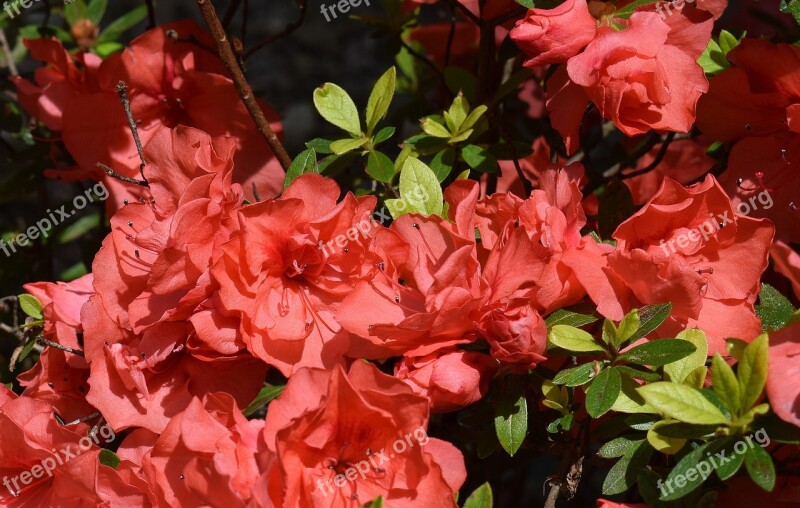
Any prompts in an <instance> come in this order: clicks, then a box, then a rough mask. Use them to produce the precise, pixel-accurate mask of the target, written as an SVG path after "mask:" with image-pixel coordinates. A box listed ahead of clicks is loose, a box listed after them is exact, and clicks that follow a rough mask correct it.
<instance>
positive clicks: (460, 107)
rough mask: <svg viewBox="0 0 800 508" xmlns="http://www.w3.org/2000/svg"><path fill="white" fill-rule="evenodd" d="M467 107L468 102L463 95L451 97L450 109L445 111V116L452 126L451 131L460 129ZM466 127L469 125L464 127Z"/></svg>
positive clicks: (466, 113) (467, 111)
mask: <svg viewBox="0 0 800 508" xmlns="http://www.w3.org/2000/svg"><path fill="white" fill-rule="evenodd" d="M469 109H470V108H469V102H467V99H466V98H465V97H464V96H463V95H459V96H457V97H456V98H455V99H453V104H452V105H451V106H450V110H449V111H447V112H446V113H445V118H449V119H450V123H452V126H450V131H451V132H460V131H461V125H462V124H463V123H464V120H466V118H467V115H468V114H469ZM468 128H469V127H467V128H466V129H468ZM466 129H464V130H466Z"/></svg>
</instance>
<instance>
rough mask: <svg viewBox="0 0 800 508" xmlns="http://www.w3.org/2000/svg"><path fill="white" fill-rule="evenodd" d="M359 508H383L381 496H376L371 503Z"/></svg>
mask: <svg viewBox="0 0 800 508" xmlns="http://www.w3.org/2000/svg"><path fill="white" fill-rule="evenodd" d="M361 508H383V496H378V497H376V498H375V499H373V500H372V501H370V502H368V503H364V504H362V505H361Z"/></svg>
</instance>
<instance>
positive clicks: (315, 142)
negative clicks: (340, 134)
mask: <svg viewBox="0 0 800 508" xmlns="http://www.w3.org/2000/svg"><path fill="white" fill-rule="evenodd" d="M334 141H336V140H335V139H327V138H314V139H312V140H311V141H308V142H307V143H306V148H313V149H314V151H315V152H317V153H321V154H325V155H328V154H332V153H333V150H331V143H332V142H334Z"/></svg>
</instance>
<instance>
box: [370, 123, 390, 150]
mask: <svg viewBox="0 0 800 508" xmlns="http://www.w3.org/2000/svg"><path fill="white" fill-rule="evenodd" d="M394 131H395V128H394V127H391V126H389V127H384V128H383V129H381V130H379V131H378V133H377V134H375V140H374V141H373V143H374V144H376V145H377V144H378V143H383V142H384V141H386V140H387V139H389V138H391V137H392V136H394Z"/></svg>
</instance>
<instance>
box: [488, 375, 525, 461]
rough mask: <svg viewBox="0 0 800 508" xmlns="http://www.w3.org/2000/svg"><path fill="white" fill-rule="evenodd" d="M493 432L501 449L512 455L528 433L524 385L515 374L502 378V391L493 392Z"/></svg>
mask: <svg viewBox="0 0 800 508" xmlns="http://www.w3.org/2000/svg"><path fill="white" fill-rule="evenodd" d="M493 402H494V405H495V418H494V425H495V432H496V433H497V439H498V440H499V441H500V445H501V446H502V447H503V450H505V451H506V453H508V454H509V455H510V456H512V457H513V456H514V454H515V453H517V451H518V450H519V447H520V446H522V442H523V441H524V440H525V436H526V434H527V433H528V401H527V399H526V398H525V386H524V384H523V383H522V380H521V379H520V378H518V377H516V376H509V377H507V378H505V379H504V380H503V389H502V391H499V392H496V393H495V398H494V400H493Z"/></svg>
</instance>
